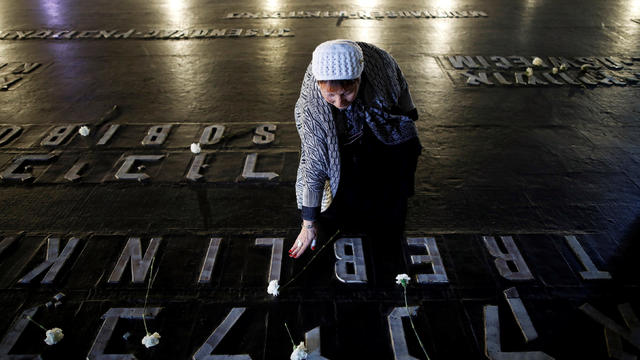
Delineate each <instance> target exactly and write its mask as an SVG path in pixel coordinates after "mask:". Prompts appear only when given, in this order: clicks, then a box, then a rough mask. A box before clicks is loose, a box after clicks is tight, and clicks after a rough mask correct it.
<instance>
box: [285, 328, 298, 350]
mask: <svg viewBox="0 0 640 360" xmlns="http://www.w3.org/2000/svg"><path fill="white" fill-rule="evenodd" d="M284 327H285V328H286V329H287V333H288V334H289V339H290V340H291V345H293V348H294V349H295V348H296V343H295V342H294V341H293V337H292V336H291V331H289V327H288V326H287V323H286V322H285V323H284Z"/></svg>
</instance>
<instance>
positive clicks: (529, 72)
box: [525, 67, 533, 76]
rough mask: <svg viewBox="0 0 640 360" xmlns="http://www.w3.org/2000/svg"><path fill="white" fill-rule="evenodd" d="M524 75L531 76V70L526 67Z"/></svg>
mask: <svg viewBox="0 0 640 360" xmlns="http://www.w3.org/2000/svg"><path fill="white" fill-rule="evenodd" d="M525 73H526V74H527V76H533V69H532V68H530V67H528V68H527V70H526V71H525Z"/></svg>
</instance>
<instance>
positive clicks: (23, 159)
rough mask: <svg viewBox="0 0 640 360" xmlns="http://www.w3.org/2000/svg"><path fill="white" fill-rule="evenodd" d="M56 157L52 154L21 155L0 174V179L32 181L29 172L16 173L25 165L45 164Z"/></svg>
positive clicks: (31, 175)
mask: <svg viewBox="0 0 640 360" xmlns="http://www.w3.org/2000/svg"><path fill="white" fill-rule="evenodd" d="M56 157H57V156H56V155H54V154H46V155H22V156H19V157H18V158H16V159H15V160H13V163H12V164H11V165H10V166H9V167H7V168H6V169H5V170H4V171H3V172H1V173H0V179H3V180H14V181H20V182H25V181H29V180H32V179H33V174H32V173H31V172H16V171H17V170H18V169H20V168H22V167H23V166H24V165H26V164H27V163H46V162H48V161H49V160H52V159H55V158H56Z"/></svg>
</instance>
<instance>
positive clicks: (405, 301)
mask: <svg viewBox="0 0 640 360" xmlns="http://www.w3.org/2000/svg"><path fill="white" fill-rule="evenodd" d="M402 287H403V288H404V308H405V309H406V310H407V315H409V322H410V323H411V328H412V329H413V333H414V334H415V335H416V338H417V339H418V343H419V344H420V347H421V348H422V352H424V356H426V357H427V360H431V358H429V354H427V350H425V349H424V345H423V344H422V340H420V336H418V331H417V330H416V326H415V325H413V319H412V318H411V314H409V305H408V304H407V286H406V285H403V286H402Z"/></svg>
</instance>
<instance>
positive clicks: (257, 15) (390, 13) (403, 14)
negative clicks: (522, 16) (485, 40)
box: [226, 9, 489, 20]
mask: <svg viewBox="0 0 640 360" xmlns="http://www.w3.org/2000/svg"><path fill="white" fill-rule="evenodd" d="M488 16H489V15H487V13H486V12H484V11H480V10H468V11H467V10H446V9H429V10H386V11H385V10H380V11H376V10H373V11H364V10H351V11H347V10H338V11H319V10H312V11H260V12H231V13H228V14H227V16H226V19H312V18H345V19H367V20H372V19H384V18H387V19H396V18H401V19H402V18H404V19H407V18H413V19H416V18H421V19H436V18H484V17H488Z"/></svg>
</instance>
